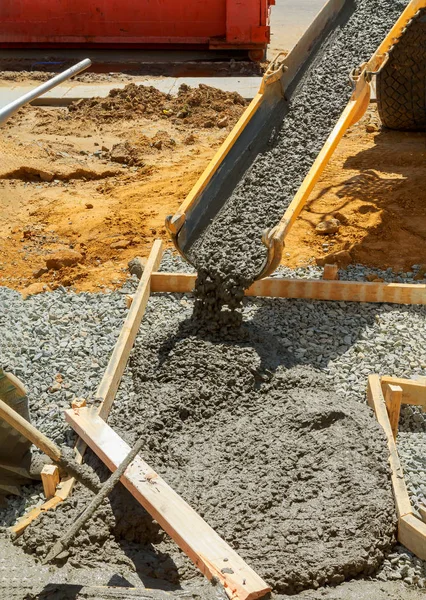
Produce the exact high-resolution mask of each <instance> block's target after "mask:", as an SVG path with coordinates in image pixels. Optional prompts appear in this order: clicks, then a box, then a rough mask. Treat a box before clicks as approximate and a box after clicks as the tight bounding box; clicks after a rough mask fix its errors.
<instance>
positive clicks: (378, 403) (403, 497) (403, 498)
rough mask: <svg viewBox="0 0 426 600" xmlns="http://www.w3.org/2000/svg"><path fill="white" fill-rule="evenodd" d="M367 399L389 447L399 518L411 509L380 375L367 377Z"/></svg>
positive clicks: (410, 513)
mask: <svg viewBox="0 0 426 600" xmlns="http://www.w3.org/2000/svg"><path fill="white" fill-rule="evenodd" d="M367 400H368V404H369V406H371V408H372V409H373V410H374V412H375V413H376V418H377V420H378V422H379V423H380V425H381V426H382V428H383V430H384V432H385V435H386V439H387V443H388V449H389V464H390V467H391V470H392V486H393V494H394V497H395V506H396V512H397V515H398V519H400V518H401V517H403V516H405V515H412V514H413V509H412V507H411V502H410V498H409V496H408V492H407V488H406V485H405V481H404V473H403V471H402V467H401V463H400V461H399V456H398V452H397V449H396V444H395V440H394V437H393V433H392V428H391V425H390V422H389V417H388V412H387V410H386V405H385V399H384V397H383V393H382V386H381V384H380V377H379V376H378V375H370V376H369V377H368V384H367Z"/></svg>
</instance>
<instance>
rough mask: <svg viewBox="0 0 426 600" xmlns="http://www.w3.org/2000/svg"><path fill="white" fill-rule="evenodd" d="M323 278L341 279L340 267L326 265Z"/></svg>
mask: <svg viewBox="0 0 426 600" xmlns="http://www.w3.org/2000/svg"><path fill="white" fill-rule="evenodd" d="M322 278H323V279H329V280H336V279H339V267H338V266H337V265H325V266H324V273H323V274H322Z"/></svg>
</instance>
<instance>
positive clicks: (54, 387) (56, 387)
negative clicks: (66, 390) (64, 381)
mask: <svg viewBox="0 0 426 600" xmlns="http://www.w3.org/2000/svg"><path fill="white" fill-rule="evenodd" d="M61 387H62V385H61V384H60V383H59V381H57V382H56V383H54V384H53V385H51V386H50V388H49V392H50V393H51V394H54V393H55V392H59V390H60V389H61Z"/></svg>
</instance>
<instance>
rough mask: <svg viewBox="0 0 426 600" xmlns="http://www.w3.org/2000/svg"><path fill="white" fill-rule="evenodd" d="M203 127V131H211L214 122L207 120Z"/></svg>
mask: <svg viewBox="0 0 426 600" xmlns="http://www.w3.org/2000/svg"><path fill="white" fill-rule="evenodd" d="M203 127H204V128H205V129H211V128H212V127H214V122H213V121H212V120H211V119H209V120H208V121H205V122H204V124H203Z"/></svg>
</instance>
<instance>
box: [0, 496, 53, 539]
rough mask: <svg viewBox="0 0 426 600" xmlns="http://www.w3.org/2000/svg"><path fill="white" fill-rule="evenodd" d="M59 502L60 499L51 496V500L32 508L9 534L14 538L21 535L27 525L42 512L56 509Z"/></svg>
mask: <svg viewBox="0 0 426 600" xmlns="http://www.w3.org/2000/svg"><path fill="white" fill-rule="evenodd" d="M60 502H62V499H61V498H58V496H53V498H50V500H48V501H47V502H45V503H44V504H42V505H41V506H38V507H37V508H33V509H32V510H30V511H29V512H28V513H27V514H26V515H24V516H23V517H22V518H21V519H19V521H18V522H17V523H16V525H14V526H13V527H11V528H10V531H11V533H12V534H13V535H15V536H19V535H21V533H23V532H24V531H25V529H26V528H27V527H28V525H30V524H31V523H32V522H33V521H34V519H37V517H39V516H40V515H41V513H42V512H46V510H51V509H52V508H56V507H57V505H58V504H59V503H60Z"/></svg>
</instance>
